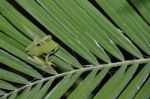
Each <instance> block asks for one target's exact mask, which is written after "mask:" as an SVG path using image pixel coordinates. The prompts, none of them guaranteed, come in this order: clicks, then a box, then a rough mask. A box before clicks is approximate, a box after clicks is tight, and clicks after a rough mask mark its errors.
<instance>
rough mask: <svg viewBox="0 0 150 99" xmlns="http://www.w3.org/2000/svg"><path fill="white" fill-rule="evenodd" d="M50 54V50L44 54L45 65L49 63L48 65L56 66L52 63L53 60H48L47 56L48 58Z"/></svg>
mask: <svg viewBox="0 0 150 99" xmlns="http://www.w3.org/2000/svg"><path fill="white" fill-rule="evenodd" d="M50 54H52V53H51V52H49V53H48V54H47V55H46V57H45V62H46V64H47V65H49V66H52V65H53V66H56V65H55V64H54V63H53V61H52V60H49V59H48V58H49V56H50Z"/></svg>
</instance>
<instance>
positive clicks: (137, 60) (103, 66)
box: [2, 58, 150, 97]
mask: <svg viewBox="0 0 150 99" xmlns="http://www.w3.org/2000/svg"><path fill="white" fill-rule="evenodd" d="M148 62H150V58H142V59H136V60H126V61H122V62H116V63H109V64H100V65H96V66H94V65H85V66H90V67H85V66H84V67H85V68H80V69H76V70H72V71H67V72H64V73H60V74H57V75H54V76H50V77H46V78H43V79H40V80H37V81H35V82H31V83H29V84H27V85H25V86H23V87H20V88H18V89H16V90H14V91H11V92H9V93H7V94H5V95H4V96H2V97H6V96H9V95H11V94H12V93H14V92H18V91H20V90H23V89H25V88H27V87H29V86H33V85H35V84H38V83H40V82H44V81H47V80H50V79H53V80H54V79H56V78H59V77H62V76H65V75H69V74H73V73H77V72H85V71H90V70H93V69H102V68H105V67H117V66H127V65H132V64H135V63H138V64H141V63H148Z"/></svg>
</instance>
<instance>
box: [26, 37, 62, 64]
mask: <svg viewBox="0 0 150 99" xmlns="http://www.w3.org/2000/svg"><path fill="white" fill-rule="evenodd" d="M58 49H59V44H58V43H56V42H55V41H53V40H52V38H51V36H50V35H47V36H45V37H43V38H41V39H40V38H39V37H38V36H35V37H34V40H33V42H32V43H31V44H30V45H29V46H27V48H26V51H27V52H28V54H29V55H30V57H28V59H29V60H30V61H32V62H34V63H35V64H38V65H40V66H47V65H50V66H51V65H52V62H51V61H48V57H49V55H50V54H52V53H55V52H56V51H57V50H58ZM44 55H46V56H44ZM42 56H44V57H45V60H44V59H43V58H42Z"/></svg>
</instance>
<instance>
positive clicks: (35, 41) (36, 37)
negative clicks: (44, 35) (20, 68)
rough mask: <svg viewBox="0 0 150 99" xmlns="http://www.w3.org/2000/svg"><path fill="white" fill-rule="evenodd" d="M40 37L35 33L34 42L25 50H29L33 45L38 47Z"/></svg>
mask: <svg viewBox="0 0 150 99" xmlns="http://www.w3.org/2000/svg"><path fill="white" fill-rule="evenodd" d="M39 39H40V38H39V36H38V35H35V36H34V40H33V42H32V43H31V44H30V45H28V46H27V47H26V49H25V50H26V51H29V50H30V49H32V48H33V47H36V46H37V45H38V44H39Z"/></svg>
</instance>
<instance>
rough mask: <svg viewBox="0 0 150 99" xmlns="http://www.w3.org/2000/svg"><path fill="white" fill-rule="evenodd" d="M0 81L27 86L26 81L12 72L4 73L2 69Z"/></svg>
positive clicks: (0, 70)
mask: <svg viewBox="0 0 150 99" xmlns="http://www.w3.org/2000/svg"><path fill="white" fill-rule="evenodd" d="M0 74H1V75H0V79H3V80H7V81H12V82H16V83H21V84H27V83H28V80H27V79H25V78H23V77H21V76H19V75H17V74H14V73H12V72H9V71H6V70H4V69H0Z"/></svg>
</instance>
